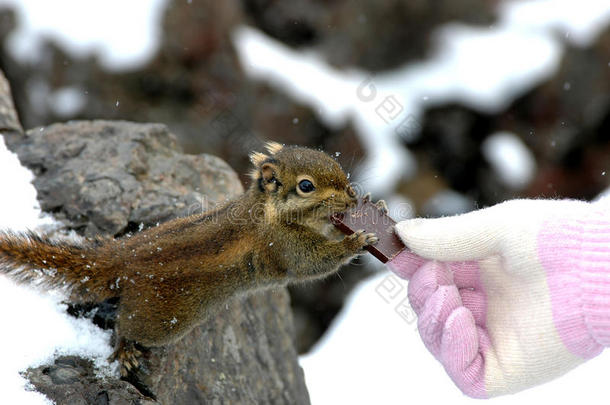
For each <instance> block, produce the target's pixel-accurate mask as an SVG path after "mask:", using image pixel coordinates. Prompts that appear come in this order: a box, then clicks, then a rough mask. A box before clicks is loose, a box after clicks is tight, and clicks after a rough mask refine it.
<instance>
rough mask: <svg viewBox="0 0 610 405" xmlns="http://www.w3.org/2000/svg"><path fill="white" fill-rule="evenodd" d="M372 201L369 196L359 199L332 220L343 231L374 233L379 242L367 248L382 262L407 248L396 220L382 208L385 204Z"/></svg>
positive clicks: (348, 232) (333, 216) (347, 232)
mask: <svg viewBox="0 0 610 405" xmlns="http://www.w3.org/2000/svg"><path fill="white" fill-rule="evenodd" d="M382 204H383V205H380V204H379V203H377V204H375V203H372V202H371V200H370V198H369V197H368V196H366V197H364V198H361V199H359V200H358V205H357V206H356V207H355V208H352V209H351V210H349V211H346V212H340V213H337V214H334V215H332V216H331V218H330V220H331V222H332V223H333V225H335V226H336V227H337V228H339V230H341V232H343V233H345V234H347V235H351V234H353V233H354V232H356V231H358V230H361V229H362V230H364V231H365V232H366V233H374V234H375V235H376V236H377V237H378V238H379V242H377V243H376V244H375V245H369V246H366V247H365V249H366V250H368V251H369V252H371V254H372V255H373V256H375V257H376V258H377V259H379V260H380V261H381V262H382V263H386V262H388V261H390V260H392V259H393V258H394V257H395V256H396V255H397V254H398V253H400V252H401V251H402V250H404V249H406V246H405V245H404V244H403V243H402V241H401V240H400V238H399V237H398V235H396V232H394V225H396V221H394V220H393V219H392V218H390V216H389V215H388V214H387V212H386V209H384V208H382V207H383V206H384V205H385V204H384V203H382Z"/></svg>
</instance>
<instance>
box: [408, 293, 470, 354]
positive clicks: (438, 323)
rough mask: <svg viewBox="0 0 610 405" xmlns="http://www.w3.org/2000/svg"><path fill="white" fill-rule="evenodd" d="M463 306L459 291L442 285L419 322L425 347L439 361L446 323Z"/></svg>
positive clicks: (425, 308) (422, 312)
mask: <svg viewBox="0 0 610 405" xmlns="http://www.w3.org/2000/svg"><path fill="white" fill-rule="evenodd" d="M461 305H462V303H461V299H460V293H459V292H458V289H457V288H456V287H455V286H453V285H451V286H446V285H442V286H439V287H438V288H437V290H436V291H435V292H433V293H432V295H430V297H429V298H428V300H427V301H426V303H425V304H424V307H423V309H422V311H421V315H419V318H418V320H417V328H418V330H419V334H420V336H421V338H422V340H423V342H424V345H426V347H427V348H428V350H430V352H431V353H432V354H433V355H434V357H436V358H437V359H438V358H439V356H440V353H441V337H442V334H443V328H444V325H445V321H446V320H447V318H448V317H449V315H450V314H451V313H452V312H453V311H454V310H455V309H456V308H459V307H460V306H461Z"/></svg>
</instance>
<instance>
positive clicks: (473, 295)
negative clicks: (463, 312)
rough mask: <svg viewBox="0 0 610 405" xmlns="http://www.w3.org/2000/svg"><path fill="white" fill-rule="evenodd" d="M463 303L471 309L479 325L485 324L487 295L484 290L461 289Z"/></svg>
mask: <svg viewBox="0 0 610 405" xmlns="http://www.w3.org/2000/svg"><path fill="white" fill-rule="evenodd" d="M460 297H462V305H463V306H464V307H465V308H466V309H468V310H469V311H470V313H471V314H472V317H473V318H474V323H475V324H476V325H477V326H485V325H486V320H487V295H486V294H485V292H484V291H477V290H472V289H469V288H461V289H460Z"/></svg>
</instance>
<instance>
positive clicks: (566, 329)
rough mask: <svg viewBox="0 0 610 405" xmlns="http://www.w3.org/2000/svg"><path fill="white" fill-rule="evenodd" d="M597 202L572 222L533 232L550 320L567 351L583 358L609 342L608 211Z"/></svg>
mask: <svg viewBox="0 0 610 405" xmlns="http://www.w3.org/2000/svg"><path fill="white" fill-rule="evenodd" d="M603 207H604V206H603V205H600V204H593V205H592V206H591V208H592V209H593V211H592V212H591V213H590V214H589V215H587V216H586V217H585V218H579V219H578V220H570V219H564V220H560V221H557V220H551V221H548V222H547V223H545V224H544V225H543V227H542V230H541V232H540V234H539V236H538V257H539V259H540V262H541V264H542V265H543V266H544V268H545V269H546V271H547V275H548V279H547V280H548V286H549V293H550V296H551V305H552V311H553V320H554V323H555V325H556V328H557V331H558V333H559V336H560V337H561V339H562V341H563V343H564V344H565V345H566V347H567V348H568V350H570V352H572V353H573V354H575V355H577V356H580V357H582V358H585V359H589V358H592V357H595V356H596V355H598V354H599V353H600V352H601V351H602V350H603V348H604V347H605V346H610V215H608V211H605V210H603Z"/></svg>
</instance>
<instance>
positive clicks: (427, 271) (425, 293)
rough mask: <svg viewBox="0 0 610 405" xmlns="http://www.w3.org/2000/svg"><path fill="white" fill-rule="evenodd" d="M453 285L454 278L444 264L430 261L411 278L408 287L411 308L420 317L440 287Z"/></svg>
mask: <svg viewBox="0 0 610 405" xmlns="http://www.w3.org/2000/svg"><path fill="white" fill-rule="evenodd" d="M451 284H453V277H452V275H451V272H450V271H449V269H448V267H447V265H446V264H444V263H440V262H436V261H429V262H427V263H425V264H424V265H423V266H422V267H420V268H419V270H417V271H416V272H415V274H414V275H413V277H411V281H409V286H408V296H409V302H410V303H411V308H413V310H414V311H415V313H416V314H417V315H419V314H420V313H421V311H422V308H423V307H424V304H425V303H426V301H427V300H428V298H430V296H431V295H432V293H434V292H435V291H436V290H437V289H438V286H439V285H451Z"/></svg>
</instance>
